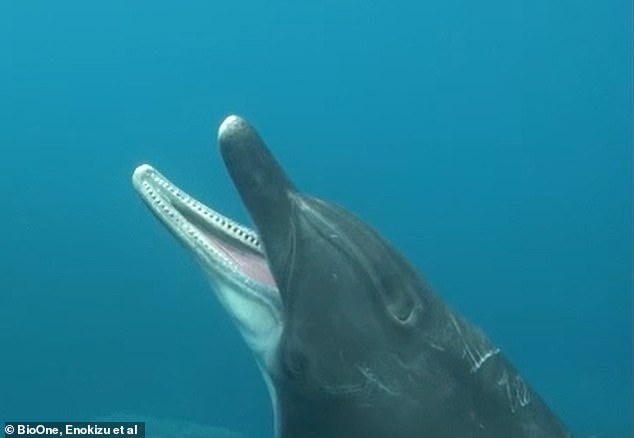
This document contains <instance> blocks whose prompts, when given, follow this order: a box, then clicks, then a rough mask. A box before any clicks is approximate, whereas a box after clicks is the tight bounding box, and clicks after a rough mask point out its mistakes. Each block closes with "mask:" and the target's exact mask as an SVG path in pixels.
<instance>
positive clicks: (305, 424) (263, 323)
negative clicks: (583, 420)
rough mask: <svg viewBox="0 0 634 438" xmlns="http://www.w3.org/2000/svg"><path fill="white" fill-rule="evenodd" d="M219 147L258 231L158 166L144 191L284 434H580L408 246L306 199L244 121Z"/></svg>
mask: <svg viewBox="0 0 634 438" xmlns="http://www.w3.org/2000/svg"><path fill="white" fill-rule="evenodd" d="M218 141H219V144H220V150H221V153H222V156H223V159H224V161H225V164H226V166H227V169H228V171H229V174H230V176H231V178H232V180H233V182H234V185H235V187H236V188H237V190H238V192H239V194H240V197H241V198H242V201H243V203H244V204H245V207H246V208H247V210H248V211H249V213H250V215H251V218H252V219H253V222H254V223H255V227H256V229H257V230H258V233H257V234H256V233H255V232H254V231H252V230H250V229H248V228H246V227H244V226H241V225H239V224H237V223H236V222H233V221H231V220H230V219H228V218H225V217H224V216H222V215H220V214H219V213H217V212H215V211H213V210H212V209H210V208H209V207H206V206H204V205H203V204H201V203H199V202H198V201H195V200H194V199H193V198H191V197H190V196H189V195H186V194H185V193H184V192H182V191H180V190H179V189H178V188H176V186H174V185H173V184H172V183H171V182H169V181H168V180H167V179H166V178H165V177H163V176H162V175H160V174H159V173H158V172H157V171H155V170H154V169H152V168H151V167H150V166H147V165H143V166H140V167H139V168H138V169H137V170H136V171H135V173H134V176H133V185H134V187H135V189H136V190H137V192H138V193H139V195H140V196H141V198H142V199H143V200H144V201H145V203H146V204H147V205H148V207H149V208H150V209H151V210H152V211H153V213H154V214H155V215H156V216H157V217H158V218H159V219H160V220H161V221H162V222H163V223H164V224H165V225H166V226H167V228H168V229H169V230H170V231H171V232H172V233H173V234H174V235H175V236H176V237H177V238H178V239H179V240H180V241H181V243H183V244H184V245H185V247H186V248H188V249H190V250H191V251H192V252H193V253H194V254H195V255H196V258H197V259H198V261H199V262H200V263H201V265H202V266H203V269H204V270H205V272H206V273H207V275H208V277H209V279H210V281H211V283H212V285H213V288H214V290H215V292H216V294H217V296H218V297H219V299H220V301H221V302H222V303H223V305H224V306H225V308H226V309H227V311H228V313H229V314H230V315H231V316H232V317H233V319H234V321H235V322H236V325H237V326H238V328H239V330H240V332H241V333H242V335H243V337H244V338H245V340H246V342H247V344H248V345H249V346H250V347H251V349H252V350H253V351H254V353H255V356H256V360H257V361H258V364H259V365H260V368H261V370H262V372H263V376H264V378H265V381H266V383H267V385H268V388H269V393H270V395H271V399H272V402H273V410H274V414H275V429H276V436H277V437H278V438H333V437H339V436H342V437H346V438H388V437H389V438H418V437H421V438H422V437H425V438H509V437H512V438H569V437H570V434H569V433H568V432H567V431H566V430H565V427H564V426H563V425H562V423H561V422H560V420H559V419H558V418H557V416H556V415H555V414H553V413H552V412H551V411H550V410H549V408H548V407H547V406H546V404H545V403H544V402H543V400H541V398H540V397H539V396H538V395H537V394H536V393H534V391H532V389H530V387H529V386H528V385H527V384H525V382H524V380H523V379H522V378H521V376H519V375H518V374H517V372H516V371H515V369H514V367H513V366H512V365H511V364H510V362H508V360H507V359H506V358H505V357H504V356H503V355H502V354H501V353H500V351H499V349H498V348H497V347H495V345H493V343H491V341H490V340H489V339H488V338H487V337H486V336H485V335H484V333H483V332H482V331H481V330H479V329H478V328H477V327H475V326H472V325H471V324H469V323H468V322H467V321H466V320H465V319H464V318H462V317H460V316H459V315H458V314H456V313H455V312H454V311H453V310H451V309H450V308H449V306H447V305H446V304H445V303H444V302H443V301H442V299H441V298H440V297H439V296H438V295H436V294H435V293H433V291H431V289H430V288H429V287H427V285H426V284H425V283H424V281H422V280H421V278H420V276H419V275H418V274H417V272H416V271H415V270H414V269H413V267H412V266H411V265H410V264H409V262H407V260H405V259H404V258H403V256H402V255H400V254H399V253H398V251H396V250H395V249H394V248H393V247H392V246H391V245H389V244H388V243H387V242H385V241H384V240H383V239H382V238H381V237H380V235H379V234H378V233H376V232H375V231H374V230H372V229H371V228H370V227H368V226H367V225H365V224H364V223H363V222H362V221H361V220H359V219H358V218H356V217H355V216H354V215H352V214H350V213H348V212H346V211H345V210H344V209H342V208H340V207H336V208H333V206H332V205H331V204H330V203H328V202H326V201H323V200H317V201H316V202H314V201H313V199H315V198H312V197H310V196H308V195H304V194H302V193H301V192H299V191H297V190H296V189H295V187H294V185H293V183H292V181H291V180H290V179H289V178H288V177H287V176H286V173H285V172H284V170H283V169H282V167H281V166H280V165H279V163H278V162H277V161H276V159H275V157H274V156H273V155H272V154H271V153H270V151H269V150H268V148H267V147H266V145H265V144H264V142H263V141H262V140H261V139H260V137H259V136H258V134H257V133H256V132H255V130H254V129H253V128H252V127H251V126H250V125H249V124H248V123H247V122H246V121H244V120H243V119H241V118H239V117H236V116H230V117H228V118H227V119H226V120H225V121H224V122H223V123H222V125H221V127H220V129H219V135H218ZM307 207H310V208H307ZM333 239H335V240H333ZM259 242H261V243H259ZM333 242H336V243H335V244H333ZM262 247H263V248H262ZM264 254H266V258H265V257H264ZM273 278H274V279H275V281H273ZM386 318H387V319H386Z"/></svg>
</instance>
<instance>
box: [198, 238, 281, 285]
mask: <svg viewBox="0 0 634 438" xmlns="http://www.w3.org/2000/svg"><path fill="white" fill-rule="evenodd" d="M204 234H205V237H206V238H207V239H208V240H209V241H210V242H211V243H212V244H213V245H214V246H215V247H216V248H219V249H221V250H222V252H223V253H224V254H225V256H226V257H227V258H228V259H229V260H231V261H232V262H233V263H234V264H235V265H236V267H237V268H238V270H240V272H242V273H243V274H244V275H245V276H247V277H249V278H251V279H253V280H255V281H257V282H258V283H262V284H265V285H266V286H270V287H273V288H276V289H277V285H276V284H275V280H274V279H273V274H271V270H270V269H269V266H268V264H267V263H266V258H265V257H264V256H262V255H260V254H256V253H254V252H252V251H249V250H247V249H242V248H237V247H235V246H232V245H230V244H228V243H227V242H225V241H223V240H222V239H219V238H217V237H215V236H214V235H213V234H211V233H208V232H205V233H204Z"/></svg>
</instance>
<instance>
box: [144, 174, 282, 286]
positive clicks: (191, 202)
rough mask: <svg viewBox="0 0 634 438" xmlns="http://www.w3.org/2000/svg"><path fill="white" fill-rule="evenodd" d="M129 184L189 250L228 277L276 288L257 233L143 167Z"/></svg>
mask: <svg viewBox="0 0 634 438" xmlns="http://www.w3.org/2000/svg"><path fill="white" fill-rule="evenodd" d="M132 182H133V184H134V187H135V189H136V191H137V192H138V194H139V195H140V196H141V198H142V199H143V201H145V203H146V204H147V205H148V207H149V208H150V210H152V212H153V213H154V214H155V215H156V216H157V217H158V218H159V219H160V220H161V221H162V222H163V223H164V224H165V225H166V226H167V227H168V228H169V229H170V231H172V233H174V234H175V235H176V236H177V237H178V238H179V240H180V241H181V242H182V243H183V244H185V245H186V246H187V247H189V249H191V250H193V251H194V252H195V253H196V254H197V255H198V256H199V257H202V258H203V259H209V258H211V259H213V260H209V261H210V262H213V263H216V264H218V265H216V266H218V267H221V269H222V270H224V271H228V272H230V275H231V276H232V277H233V278H235V277H236V276H239V277H242V278H241V280H242V281H247V282H255V283H259V284H260V285H263V286H268V287H269V288H273V289H277V288H276V286H275V281H274V280H273V276H272V275H271V271H270V270H269V267H268V264H267V262H266V257H265V255H264V252H263V250H262V248H261V244H260V241H259V237H258V235H257V233H256V232H255V231H253V230H251V229H249V228H248V227H245V226H244V225H241V224H239V223H237V222H235V221H233V220H231V219H229V218H227V217H226V216H223V215H222V214H220V213H218V212H217V211H215V210H213V209H211V208H209V207H207V206H206V205H204V204H202V203H201V202H199V201H197V200H196V199H194V198H193V197H191V196H190V195H188V194H187V193H185V192H184V191H182V190H181V189H179V188H178V187H177V186H176V185H174V184H173V183H172V182H171V181H169V180H168V179H167V178H165V177H164V176H163V175H161V174H160V173H159V172H158V171H157V170H156V169H154V168H153V167H152V166H149V165H147V164H143V165H141V166H139V167H137V168H136V170H135V171H134V174H133V176H132Z"/></svg>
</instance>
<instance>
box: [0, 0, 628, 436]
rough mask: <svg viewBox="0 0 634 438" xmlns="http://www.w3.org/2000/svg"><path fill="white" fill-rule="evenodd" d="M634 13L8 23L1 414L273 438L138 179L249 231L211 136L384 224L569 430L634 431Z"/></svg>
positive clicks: (213, 5) (210, 307) (29, 12)
mask: <svg viewBox="0 0 634 438" xmlns="http://www.w3.org/2000/svg"><path fill="white" fill-rule="evenodd" d="M631 35H632V5H631V2H630V1H629V0H614V1H604V2H596V1H587V0H581V1H579V0H575V1H572V0H564V1H563V2H561V1H560V2H552V1H549V0H536V1H518V0H510V1H502V0H485V1H484V2H473V1H467V0H449V1H438V0H435V1H400V2H393V1H387V0H372V1H361V0H338V1H330V0H318V1H312V0H309V1H291V0H269V1H256V0H244V1H225V2H206V1H189V2H160V1H153V2H149V1H136V2H128V1H109V2H85V1H54V2H51V1H38V0H35V1H29V2H18V1H4V2H1V3H0V148H1V152H2V158H1V159H0V195H1V199H2V213H1V214H0V351H1V352H2V353H0V421H4V420H9V419H12V420H43V419H46V420H80V419H89V418H95V417H98V416H102V415H110V414H112V413H114V414H115V415H116V413H118V412H119V413H122V414H121V415H123V413H125V414H126V415H128V414H131V415H135V414H138V415H144V416H152V417H156V418H173V419H178V420H179V421H191V422H194V423H197V424H204V425H211V426H222V427H227V428H229V429H233V430H236V431H240V432H242V433H244V434H245V435H247V436H249V437H251V438H267V437H271V436H272V430H271V429H272V422H271V412H270V403H269V400H268V395H267V394H266V391H265V387H264V384H263V383H262V381H261V379H260V376H259V373H258V371H257V369H256V367H255V364H254V362H253V360H252V359H251V356H250V353H249V352H248V351H247V348H246V347H245V346H244V345H243V344H242V341H241V339H240V338H239V336H238V334H237V332H236V330H235V329H234V328H233V326H232V323H231V322H230V321H229V319H228V318H227V316H226V315H225V313H224V311H223V310H222V309H221V308H220V306H219V304H218V303H217V302H216V301H215V298H214V297H213V295H212V293H211V292H210V291H209V289H208V287H207V284H206V280H205V279H204V277H203V275H202V274H201V272H200V271H199V268H198V266H197V265H196V264H195V263H194V261H193V259H192V258H191V257H190V256H189V255H188V254H187V253H186V251H185V250H184V249H183V248H181V246H180V245H179V244H178V243H177V242H176V240H175V239H174V238H173V237H172V236H171V235H169V233H168V232H166V231H165V230H164V229H163V227H162V226H161V225H160V224H159V223H158V222H157V221H156V220H155V219H154V218H153V217H152V216H151V214H150V213H149V212H148V211H147V210H146V209H145V207H144V206H143V205H142V204H141V202H140V201H139V200H138V199H137V197H136V195H135V194H134V192H133V190H132V188H131V185H130V174H131V172H132V170H133V168H134V167H135V166H136V165H138V164H141V163H143V162H149V163H151V164H152V165H154V166H156V167H157V168H158V169H160V170H161V171H162V172H163V173H165V174H166V175H167V176H169V177H170V178H171V179H173V180H174V181H175V182H177V183H178V184H180V185H182V186H183V187H184V188H186V189H187V190H188V191H189V192H190V193H192V194H193V195H195V196H198V197H199V198H201V199H202V200H204V201H205V202H208V203H210V204H211V205H213V206H214V207H217V208H218V209H219V210H220V211H223V212H225V213H227V214H228V215H230V216H234V217H236V218H238V219H239V220H241V221H247V218H246V214H245V212H244V210H243V208H242V206H241V205H240V203H239V201H238V197H237V195H236V193H235V191H234V189H233V187H232V185H231V183H230V180H229V178H228V176H227V174H226V172H225V170H224V168H223V166H222V164H221V160H220V157H219V154H218V152H217V150H216V144H215V130H216V128H217V126H218V124H219V122H220V121H221V120H222V118H223V117H224V116H225V115H227V114H229V113H232V112H235V113H238V114H240V115H242V116H244V117H246V118H247V119H249V120H250V121H251V122H252V123H253V124H254V125H255V126H256V127H257V128H258V129H259V131H260V133H261V134H262V136H263V137H264V138H265V139H266V140H267V142H268V143H269V145H270V146H271V148H272V150H273V151H274V153H275V154H276V155H277V157H278V158H279V160H280V161H281V162H282V163H283V165H284V166H285V168H286V169H287V170H288V172H289V174H290V175H291V176H292V177H293V178H294V179H295V181H296V182H297V185H298V186H300V187H301V188H303V189H304V190H306V191H308V192H311V193H313V194H317V195H320V196H323V197H325V198H327V199H329V200H333V201H336V202H338V203H340V204H342V205H345V206H346V207H347V208H348V209H350V210H352V211H354V212H355V213H357V214H358V215H360V216H361V217H362V218H364V219H365V220H366V221H367V222H369V223H371V224H372V225H374V226H375V227H376V228H378V229H379V230H380V231H381V232H382V233H383V234H384V235H385V236H386V237H387V238H389V239H390V240H391V241H392V242H393V243H394V244H395V245H396V246H398V247H399V248H400V249H401V250H402V251H403V252H404V253H405V254H406V255H407V256H408V257H409V258H411V260H412V261H413V262H414V263H415V264H416V265H417V266H418V267H419V268H420V270H421V272H423V273H424V274H425V276H426V277H427V278H428V280H429V281H430V283H431V284H432V285H433V286H434V287H435V288H436V290H437V291H438V292H439V293H440V294H442V295H443V296H444V297H445V299H446V300H447V301H448V302H449V303H450V304H451V305H452V306H454V307H455V308H457V309H458V310H459V311H460V312H462V313H463V314H464V315H466V316H467V317H468V318H469V319H471V320H472V321H473V322H475V323H477V324H478V325H480V326H481V327H483V328H484V329H485V331H486V332H487V333H488V334H489V335H490V337H491V338H492V339H493V340H494V341H495V342H496V343H497V344H499V346H500V347H501V348H502V349H503V350H504V351H505V353H506V354H507V355H508V356H509V357H510V358H511V359H512V361H513V362H514V363H515V364H516V365H517V367H518V368H519V369H520V370H521V371H522V373H523V375H524V377H525V378H526V379H527V380H528V381H529V382H531V384H532V385H533V386H534V387H535V388H536V389H537V390H538V391H539V392H540V393H541V395H542V396H543V397H544V398H545V399H546V400H547V402H548V403H549V404H550V406H551V407H552V408H553V409H554V410H555V411H556V412H557V413H558V414H559V415H560V416H561V417H562V418H563V420H564V421H565V423H566V424H567V425H569V427H570V428H571V429H572V430H574V431H578V432H580V433H611V434H615V435H618V436H623V437H625V436H632V427H633V424H632V423H633V422H632V246H631V243H632V40H631Z"/></svg>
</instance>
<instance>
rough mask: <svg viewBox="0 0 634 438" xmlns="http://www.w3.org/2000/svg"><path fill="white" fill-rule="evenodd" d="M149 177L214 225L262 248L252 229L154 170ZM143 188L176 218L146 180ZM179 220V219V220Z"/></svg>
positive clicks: (155, 201) (247, 243)
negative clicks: (192, 195)
mask: <svg viewBox="0 0 634 438" xmlns="http://www.w3.org/2000/svg"><path fill="white" fill-rule="evenodd" d="M149 177H150V178H152V180H153V181H154V182H155V183H156V186H158V187H161V188H162V189H164V190H166V191H168V192H169V193H170V194H171V195H172V196H174V197H175V198H176V199H178V200H179V201H180V202H182V203H183V204H185V205H187V206H188V207H190V208H191V209H193V210H196V211H197V212H199V213H200V214H202V215H203V216H204V217H206V218H207V219H210V220H211V221H213V222H214V223H215V224H216V225H218V226H220V227H221V228H223V229H225V230H226V231H228V232H230V233H231V234H232V235H233V236H234V237H237V238H240V240H242V242H244V243H245V244H246V245H250V246H252V247H254V248H255V249H257V250H259V251H261V250H262V249H261V245H260V241H259V239H258V236H257V234H256V233H255V232H254V231H252V230H250V229H248V228H247V227H244V226H242V225H240V224H238V223H236V222H234V221H232V220H231V219H229V218H227V217H225V216H222V215H221V214H219V213H217V212H215V211H213V210H210V209H209V208H208V207H206V206H204V205H202V204H200V203H199V202H197V201H196V200H195V199H193V198H192V197H190V196H189V195H187V194H186V193H183V192H182V191H180V190H179V189H177V188H176V187H174V186H173V185H172V184H170V183H169V182H168V181H166V180H165V179H164V178H161V177H160V176H159V175H158V174H157V173H156V172H152V173H151V174H150V175H149ZM143 188H144V189H145V190H146V192H147V193H148V195H149V196H150V197H151V198H152V200H153V201H154V203H155V204H156V205H157V206H159V207H160V208H161V210H163V212H165V213H167V214H168V215H169V217H170V218H173V219H177V218H176V216H175V214H174V212H173V210H172V209H171V208H170V207H169V206H168V205H166V204H165V203H164V202H163V201H162V199H161V198H162V197H161V196H160V195H159V194H157V193H156V192H155V191H154V189H153V188H152V186H151V185H150V184H149V183H148V182H147V181H143ZM179 222H181V221H180V220H179Z"/></svg>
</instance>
